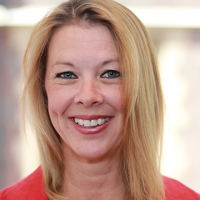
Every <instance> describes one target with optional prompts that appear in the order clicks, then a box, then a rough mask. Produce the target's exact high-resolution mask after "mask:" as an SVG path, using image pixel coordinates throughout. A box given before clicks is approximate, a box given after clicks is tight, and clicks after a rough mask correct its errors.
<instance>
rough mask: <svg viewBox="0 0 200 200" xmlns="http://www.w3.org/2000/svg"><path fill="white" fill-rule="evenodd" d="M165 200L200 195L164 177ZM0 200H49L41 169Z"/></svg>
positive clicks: (1, 193)
mask: <svg viewBox="0 0 200 200" xmlns="http://www.w3.org/2000/svg"><path fill="white" fill-rule="evenodd" d="M163 181H164V185H165V200H200V195H199V194H197V193H196V192H194V191H193V190H191V189H189V188H188V187H186V186H184V185H183V184H181V183H180V182H178V181H176V180H173V179H170V178H167V177H163ZM0 200H48V198H47V196H46V195H45V192H44V188H43V182H42V171H41V168H40V167H39V168H38V169H37V170H36V171H34V172H33V173H32V174H30V175H29V176H28V177H27V178H25V179H22V180H21V181H20V182H18V183H16V184H15V185H12V186H10V187H8V188H5V189H3V190H1V191H0Z"/></svg>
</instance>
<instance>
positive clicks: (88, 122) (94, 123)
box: [71, 116, 111, 134]
mask: <svg viewBox="0 0 200 200" xmlns="http://www.w3.org/2000/svg"><path fill="white" fill-rule="evenodd" d="M71 119H72V121H73V124H74V126H75V128H76V129H77V130H78V131H79V132H81V133H83V134H95V133H99V132H100V131H102V130H103V129H104V128H106V126H107V124H108V122H109V121H110V119H111V117H108V116H98V117H97V116H96V117H94V116H93V117H92V116H82V117H81V116H76V117H72V118H71Z"/></svg>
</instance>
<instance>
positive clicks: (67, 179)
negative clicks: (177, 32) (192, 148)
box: [0, 0, 200, 200]
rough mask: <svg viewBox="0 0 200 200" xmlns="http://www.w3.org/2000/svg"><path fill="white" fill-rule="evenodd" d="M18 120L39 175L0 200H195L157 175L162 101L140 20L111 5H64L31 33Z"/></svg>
mask: <svg viewBox="0 0 200 200" xmlns="http://www.w3.org/2000/svg"><path fill="white" fill-rule="evenodd" d="M23 72H24V83H25V84H24V85H25V87H24V91H23V96H22V105H23V117H24V118H23V119H24V121H25V117H27V115H29V119H30V122H31V125H32V126H33V129H34V131H35V133H36V136H37V140H38V146H39V151H40V156H41V167H39V168H38V169H37V170H36V171H35V172H33V174H31V175H30V176H29V177H27V178H25V179H24V180H22V181H21V182H19V183H17V184H15V185H14V186H11V187H9V188H7V189H4V190H3V191H2V192H1V193H0V195H1V199H41V200H44V199H52V200H53V199H72V200H73V199H79V200H84V199H87V200H89V199H95V200H102V199H103V200H111V199H115V200H122V199H129V200H130V199H131V200H133V199H134V200H155V199H156V200H164V199H167V200H170V199H182V200H184V199H188V200H189V199H190V200H191V199H200V197H199V195H197V194H196V193H195V192H194V191H192V190H190V189H189V188H187V187H185V186H183V185H182V184H181V183H178V182H176V181H174V180H172V179H168V178H163V177H162V176H161V175H160V171H159V165H160V148H161V143H162V123H163V96H162V90H161V85H160V78H159V72H158V67H157V62H156V58H155V54H154V50H153V45H152V42H151V40H150V38H149V36H148V33H147V31H146V29H145V27H144V26H143V24H142V23H141V22H140V20H139V19H138V18H137V17H136V16H135V15H134V14H133V13H132V12H131V11H129V10H128V9H127V8H125V7H123V6H122V5H120V4H118V3H116V2H114V1H111V0H107V1H101V0H70V1H69V2H64V3H62V4H61V5H59V6H58V7H57V8H55V9H54V10H53V11H52V12H51V13H49V14H48V15H47V16H46V17H45V18H44V19H43V20H42V21H40V22H39V23H38V24H37V26H36V27H35V29H34V31H33V33H32V35H31V37H30V41H29V43H28V46H27V50H26V53H25V57H24V65H23Z"/></svg>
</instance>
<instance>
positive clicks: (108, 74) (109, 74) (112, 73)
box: [56, 70, 121, 79]
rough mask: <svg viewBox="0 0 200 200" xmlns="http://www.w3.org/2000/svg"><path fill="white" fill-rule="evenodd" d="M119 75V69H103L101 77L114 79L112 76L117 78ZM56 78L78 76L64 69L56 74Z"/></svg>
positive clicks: (73, 77)
mask: <svg viewBox="0 0 200 200" xmlns="http://www.w3.org/2000/svg"><path fill="white" fill-rule="evenodd" d="M120 76H121V73H120V72H119V71H116V70H107V71H105V72H104V73H103V74H102V75H101V78H110V79H114V78H118V77H120ZM56 78H63V79H77V78H78V77H77V76H76V75H75V74H74V73H73V72H70V71H66V72H60V73H57V74H56Z"/></svg>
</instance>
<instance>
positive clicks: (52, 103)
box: [47, 88, 70, 117]
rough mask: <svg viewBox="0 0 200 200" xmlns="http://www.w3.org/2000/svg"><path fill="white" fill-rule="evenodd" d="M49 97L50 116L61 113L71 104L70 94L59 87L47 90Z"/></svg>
mask: <svg viewBox="0 0 200 200" xmlns="http://www.w3.org/2000/svg"><path fill="white" fill-rule="evenodd" d="M47 99H48V110H49V114H50V117H55V115H56V116H57V115H61V114H62V113H63V112H64V110H66V108H67V107H68V106H69V102H70V99H69V96H68V95H66V91H62V90H61V89H59V88H54V89H52V90H47Z"/></svg>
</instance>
